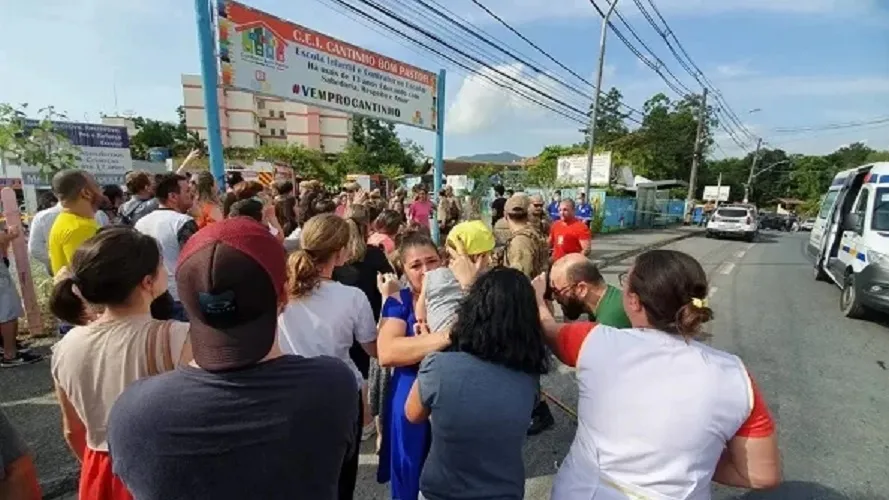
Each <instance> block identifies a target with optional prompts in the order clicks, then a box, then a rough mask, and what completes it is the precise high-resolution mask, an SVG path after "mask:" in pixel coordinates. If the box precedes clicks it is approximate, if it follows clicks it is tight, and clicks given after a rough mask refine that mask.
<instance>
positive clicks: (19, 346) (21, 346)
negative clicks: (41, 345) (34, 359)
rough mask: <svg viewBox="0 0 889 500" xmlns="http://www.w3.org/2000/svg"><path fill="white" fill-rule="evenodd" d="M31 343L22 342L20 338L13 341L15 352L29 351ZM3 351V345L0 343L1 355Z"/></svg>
mask: <svg viewBox="0 0 889 500" xmlns="http://www.w3.org/2000/svg"><path fill="white" fill-rule="evenodd" d="M30 346H31V344H30V343H29V342H22V341H21V340H16V341H15V350H16V352H24V353H29V352H31V347H30ZM4 352H5V351H4V350H3V346H2V345H0V355H2V354H3V353H4Z"/></svg>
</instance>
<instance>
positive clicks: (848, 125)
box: [772, 117, 889, 134]
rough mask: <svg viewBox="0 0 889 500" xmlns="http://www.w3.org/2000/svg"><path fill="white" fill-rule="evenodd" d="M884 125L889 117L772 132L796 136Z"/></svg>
mask: <svg viewBox="0 0 889 500" xmlns="http://www.w3.org/2000/svg"><path fill="white" fill-rule="evenodd" d="M883 123H889V117H882V118H875V119H871V120H857V121H852V122H845V123H828V124H824V125H811V126H802V127H777V128H773V129H772V131H773V132H775V133H776V134H796V133H800V132H817V131H820V130H838V129H850V128H859V127H866V126H868V125H879V124H883Z"/></svg>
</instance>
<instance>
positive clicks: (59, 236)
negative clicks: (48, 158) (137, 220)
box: [47, 170, 102, 276]
mask: <svg viewBox="0 0 889 500" xmlns="http://www.w3.org/2000/svg"><path fill="white" fill-rule="evenodd" d="M52 190H53V192H54V193H55V194H56V196H57V197H58V198H59V203H60V204H61V205H62V212H61V213H60V214H59V216H58V217H56V220H55V222H54V223H53V225H52V229H50V231H49V239H48V245H47V246H48V247H49V248H48V251H49V263H50V267H51V268H52V273H53V275H54V276H55V275H56V274H58V273H59V271H60V270H61V269H62V268H63V267H69V266H70V265H71V259H72V258H73V257H74V252H75V251H77V249H78V248H80V245H81V244H83V242H84V241H86V240H88V239H90V238H92V237H93V236H94V235H95V234H96V232H97V231H98V230H99V224H98V223H97V222H96V219H95V216H96V210H98V209H99V206H100V205H101V203H102V189H101V188H100V187H99V184H98V183H97V182H96V179H95V178H93V176H92V175H90V174H89V173H87V172H84V171H83V170H62V171H61V172H59V173H57V174H56V175H55V176H54V177H53V179H52Z"/></svg>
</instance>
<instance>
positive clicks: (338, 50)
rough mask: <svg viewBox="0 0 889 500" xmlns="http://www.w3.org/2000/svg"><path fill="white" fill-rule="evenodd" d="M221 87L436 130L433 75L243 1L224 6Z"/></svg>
mask: <svg viewBox="0 0 889 500" xmlns="http://www.w3.org/2000/svg"><path fill="white" fill-rule="evenodd" d="M218 5H219V7H218V12H217V14H218V16H217V25H218V34H217V35H218V42H219V65H220V70H221V78H222V84H223V86H225V87H227V88H232V89H237V90H243V91H247V92H254V93H257V94H263V95H267V96H272V97H278V98H281V99H286V100H291V101H298V102H301V103H303V104H307V105H311V106H318V107H322V108H329V109H335V110H338V111H344V112H347V113H355V114H359V115H364V116H368V117H371V118H379V119H381V120H386V121H390V122H395V123H401V124H404V125H411V126H414V127H419V128H423V129H428V130H435V128H436V123H437V103H436V95H437V93H436V84H437V81H436V80H437V78H436V75H435V74H434V73H431V72H429V71H425V70H422V69H419V68H416V67H414V66H411V65H409V64H405V63H403V62H400V61H396V60H394V59H391V58H388V57H386V56H383V55H381V54H377V53H376V52H371V51H369V50H364V49H362V48H360V47H357V46H355V45H351V44H349V43H346V42H344V41H341V40H338V39H336V38H332V37H329V36H327V35H324V34H322V33H318V32H316V31H312V30H310V29H308V28H305V27H303V26H300V25H298V24H294V23H291V22H289V21H285V20H283V19H279V18H277V17H275V16H273V15H271V14H268V13H265V12H262V11H259V10H256V9H253V8H251V7H247V6H245V5H243V4H241V3H238V2H232V1H222V2H219V4H218Z"/></svg>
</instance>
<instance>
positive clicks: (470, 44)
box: [388, 0, 590, 108]
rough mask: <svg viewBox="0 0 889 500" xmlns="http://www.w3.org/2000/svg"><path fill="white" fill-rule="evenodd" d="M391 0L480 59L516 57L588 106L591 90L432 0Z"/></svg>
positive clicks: (548, 87)
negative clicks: (542, 66)
mask: <svg viewBox="0 0 889 500" xmlns="http://www.w3.org/2000/svg"><path fill="white" fill-rule="evenodd" d="M388 3H389V4H390V8H393V7H391V4H395V5H397V6H399V7H401V9H402V12H401V14H402V15H404V16H405V17H407V16H409V15H414V16H415V18H417V19H424V20H425V21H426V23H427V26H426V27H427V28H429V29H432V28H436V29H439V30H440V31H443V33H444V34H443V35H442V38H446V39H448V40H449V41H450V43H452V44H454V45H457V42H458V41H459V42H462V43H463V44H464V47H463V48H464V50H465V51H466V52H469V53H473V54H475V55H476V56H478V57H479V58H480V59H481V58H487V59H488V60H489V61H493V62H489V64H490V65H491V66H494V65H503V64H510V65H511V64H514V61H518V62H519V63H521V64H522V65H523V66H525V67H528V68H529V69H530V70H532V71H533V72H534V73H536V74H538V75H542V76H544V77H545V78H546V79H548V80H552V81H553V82H555V83H556V84H558V85H560V86H561V87H564V88H567V89H568V90H570V91H572V92H573V93H574V94H576V95H577V96H580V97H581V98H582V99H583V101H582V102H583V104H582V106H583V108H586V107H588V106H589V103H590V101H589V99H590V95H589V94H588V93H585V92H583V91H582V90H579V89H577V88H576V87H574V86H572V85H570V84H568V83H566V82H564V81H562V80H560V79H558V78H556V77H555V76H554V75H552V74H550V73H548V72H546V71H544V70H542V69H540V68H539V67H537V66H536V65H535V64H534V63H532V62H529V61H527V60H526V59H525V58H522V57H521V56H520V55H517V54H515V52H514V51H512V50H509V49H507V48H504V47H502V46H500V45H498V44H496V43H494V42H492V41H491V40H490V39H488V38H486V37H484V36H482V35H479V34H478V33H477V32H475V31H473V30H471V29H469V28H467V27H466V26H465V25H463V24H460V23H459V22H456V21H454V20H453V19H452V18H450V17H448V15H447V14H445V13H443V12H442V11H441V10H440V9H437V8H436V7H435V6H432V5H429V3H427V2H425V1H423V0H415V1H413V2H407V3H406V2H405V1H403V0H389V2H388ZM415 4H419V5H420V6H422V7H423V8H425V10H423V8H420V7H417V6H416V5H415ZM393 10H394V8H393ZM406 10H409V11H410V12H409V13H408V12H406ZM429 12H432V14H433V15H430V14H429ZM442 20H443V21H444V22H443V21H442ZM433 25H434V26H433ZM452 26H456V27H457V28H459V29H460V31H459V32H457V31H455V30H453V29H452ZM464 33H467V34H469V35H471V37H467V36H466V35H465V34H464ZM476 40H480V41H481V42H482V44H484V45H482V44H480V43H477V42H476ZM488 47H493V48H494V49H496V50H497V51H498V54H497V55H491V52H490V51H489V50H488ZM500 54H505V55H506V56H507V57H508V58H510V59H509V60H505V59H504V58H503V57H502V56H500ZM541 80H543V79H541ZM547 83H549V82H547V81H538V84H539V85H540V87H541V88H545V89H546V90H547V91H548V92H551V93H552V94H553V95H556V94H558V93H559V92H560V90H559V89H558V88H553V86H552V85H545V84H547ZM572 104H573V105H575V106H576V105H577V104H576V103H572Z"/></svg>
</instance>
